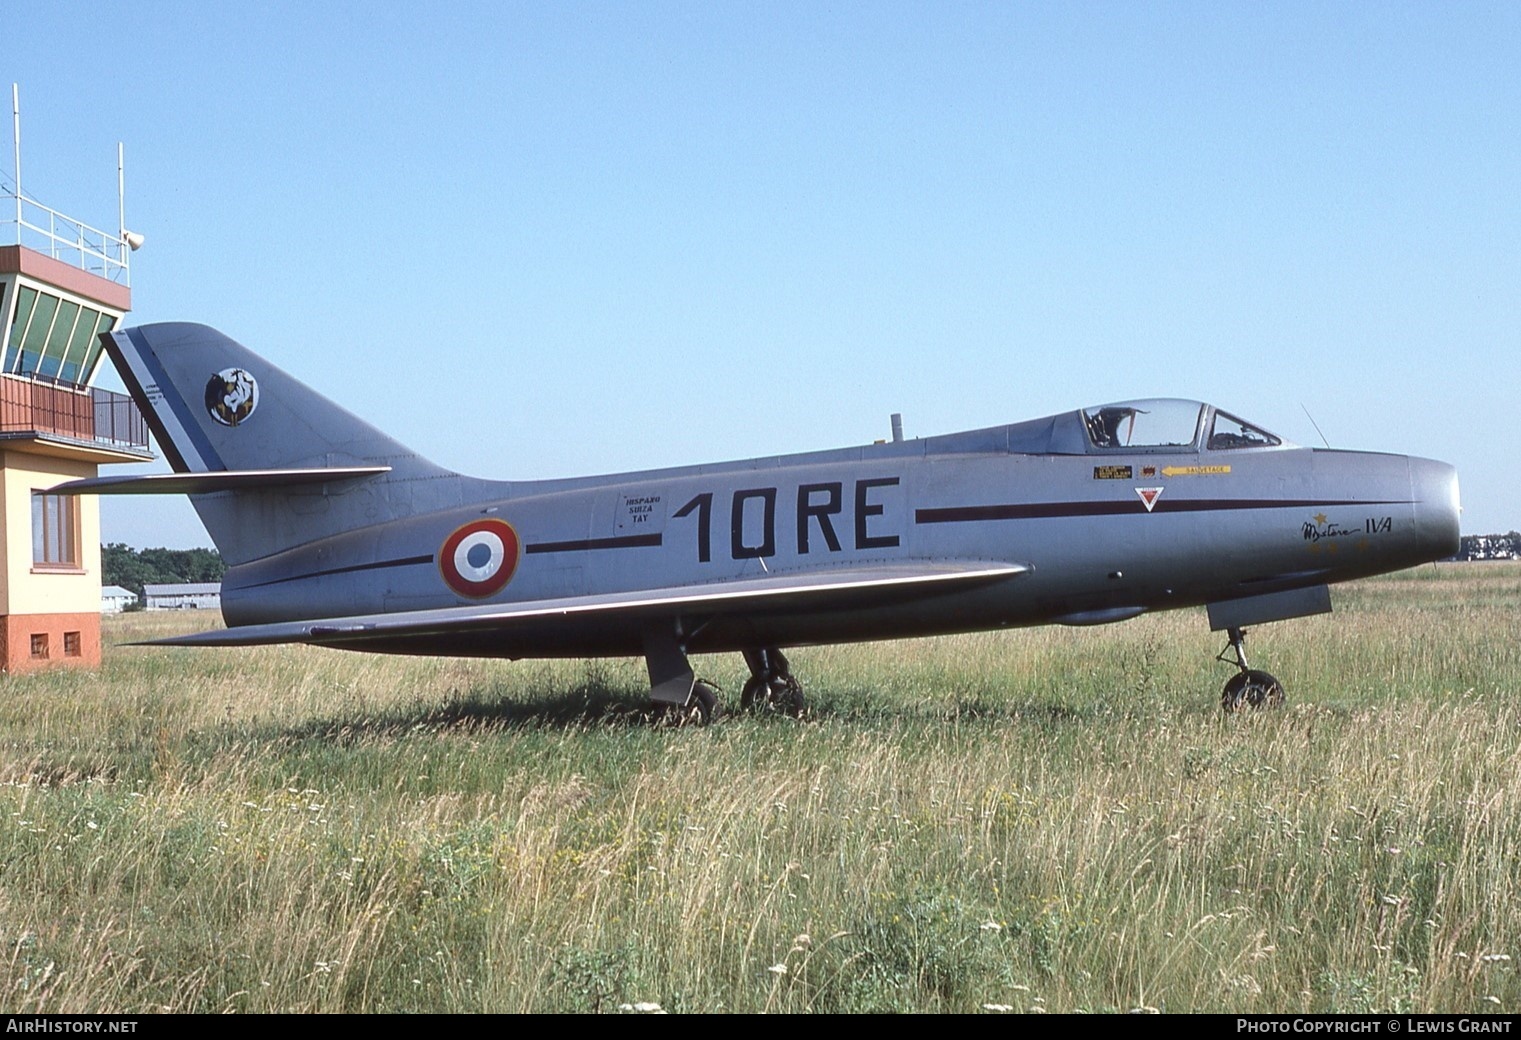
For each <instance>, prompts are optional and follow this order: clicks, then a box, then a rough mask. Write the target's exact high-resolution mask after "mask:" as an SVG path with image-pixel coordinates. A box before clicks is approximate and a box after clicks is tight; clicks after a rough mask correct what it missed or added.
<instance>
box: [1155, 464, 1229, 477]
mask: <svg viewBox="0 0 1521 1040" xmlns="http://www.w3.org/2000/svg"><path fill="white" fill-rule="evenodd" d="M1230 471H1231V468H1230V467H1229V466H1163V467H1162V476H1164V477H1214V476H1219V475H1220V474H1222V473H1229V472H1230Z"/></svg>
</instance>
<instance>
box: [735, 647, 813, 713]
mask: <svg viewBox="0 0 1521 1040" xmlns="http://www.w3.org/2000/svg"><path fill="white" fill-rule="evenodd" d="M745 664H747V665H749V666H750V678H748V679H746V680H745V688H744V689H743V690H742V691H740V695H739V705H740V707H742V708H745V709H747V710H748V709H751V708H756V709H761V710H766V711H773V712H777V713H779V714H782V715H791V716H792V717H793V718H801V717H802V715H803V713H804V712H805V711H807V710H808V701H807V700H806V699H805V698H804V697H803V684H802V683H800V682H798V681H797V679H796V678H794V677H793V675H792V668H791V667H790V666H789V665H788V664H787V657H786V655H785V654H783V653H782V652H781V651H780V650H778V649H776V647H764V648H762V649H760V650H746V651H745Z"/></svg>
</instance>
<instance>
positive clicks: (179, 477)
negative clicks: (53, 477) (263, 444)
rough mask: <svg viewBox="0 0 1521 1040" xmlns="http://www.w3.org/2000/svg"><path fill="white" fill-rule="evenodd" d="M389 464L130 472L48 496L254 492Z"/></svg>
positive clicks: (366, 473)
mask: <svg viewBox="0 0 1521 1040" xmlns="http://www.w3.org/2000/svg"><path fill="white" fill-rule="evenodd" d="M389 472H391V467H390V466H326V467H320V468H318V469H240V470H213V471H212V472H210V473H131V474H127V475H126V476H117V477H87V478H85V479H83V480H71V481H69V482H68V483H66V484H59V485H58V486H57V487H53V488H49V489H48V494H51V495H209V494H214V493H216V492H218V491H251V490H252V491H257V490H269V489H272V488H280V489H283V488H289V487H294V486H296V485H299V484H335V483H338V482H339V481H344V480H359V479H361V478H364V477H377V476H380V475H381V474H383V473H389Z"/></svg>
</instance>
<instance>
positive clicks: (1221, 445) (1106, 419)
mask: <svg viewBox="0 0 1521 1040" xmlns="http://www.w3.org/2000/svg"><path fill="white" fill-rule="evenodd" d="M1082 417H1083V424H1084V426H1085V427H1086V428H1087V431H1088V442H1089V445H1090V447H1091V449H1094V450H1097V451H1136V450H1145V449H1153V450H1167V449H1171V450H1174V451H1187V450H1199V449H1201V448H1202V449H1203V450H1205V451H1230V450H1234V449H1237V448H1275V447H1278V446H1280V445H1282V444H1283V440H1282V439H1281V438H1279V437H1277V436H1275V435H1273V434H1271V433H1269V432H1267V431H1266V430H1264V429H1262V428H1261V427H1259V426H1253V425H1252V424H1251V423H1248V422H1244V421H1242V420H1241V419H1238V418H1236V417H1235V416H1234V415H1230V414H1229V413H1227V412H1222V411H1220V410H1219V409H1216V408H1213V407H1211V406H1209V405H1207V404H1202V403H1200V402H1198V401H1182V400H1178V399H1176V398H1153V399H1150V400H1144V401H1122V402H1119V403H1117V404H1106V405H1100V406H1099V407H1097V408H1085V409H1083V410H1082Z"/></svg>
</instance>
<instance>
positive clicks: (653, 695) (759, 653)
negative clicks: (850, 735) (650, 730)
mask: <svg viewBox="0 0 1521 1040" xmlns="http://www.w3.org/2000/svg"><path fill="white" fill-rule="evenodd" d="M643 640H644V663H645V666H646V667H647V668H648V669H649V673H650V703H651V704H652V705H653V706H654V709H655V712H656V714H657V716H658V717H659V718H661V719H663V720H666V721H671V722H676V723H699V724H702V723H708V722H711V721H712V720H713V719H715V718H717V717H718V715H719V705H718V693H717V691H715V690H714V689H713V687H711V686H709V685H708V684H707V683H704V682H699V681H698V680H697V676H696V675H695V674H693V672H692V666H691V664H690V663H689V662H688V661H687V651H686V647H685V646H683V645H682V640H681V631H680V629H679V628H676V629H674V630H673V629H666V628H663V627H660V626H654V627H651V628H648V629H646V630H645V631H644V633H643ZM745 664H747V665H749V666H750V678H749V679H747V680H745V688H744V691H743V692H742V693H741V694H740V696H739V703H740V706H741V707H743V708H745V709H754V710H757V711H771V712H776V713H778V714H782V715H791V716H792V717H794V718H800V717H801V716H802V714H803V712H804V711H805V710H806V709H807V707H808V702H807V701H806V700H805V699H804V698H803V684H802V683H800V682H798V681H797V679H796V678H795V677H794V676H793V674H792V668H791V667H790V666H789V665H788V664H787V656H786V655H785V654H783V653H782V652H781V651H780V650H778V649H777V648H776V647H774V646H768V647H762V648H760V649H758V650H746V651H745Z"/></svg>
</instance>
